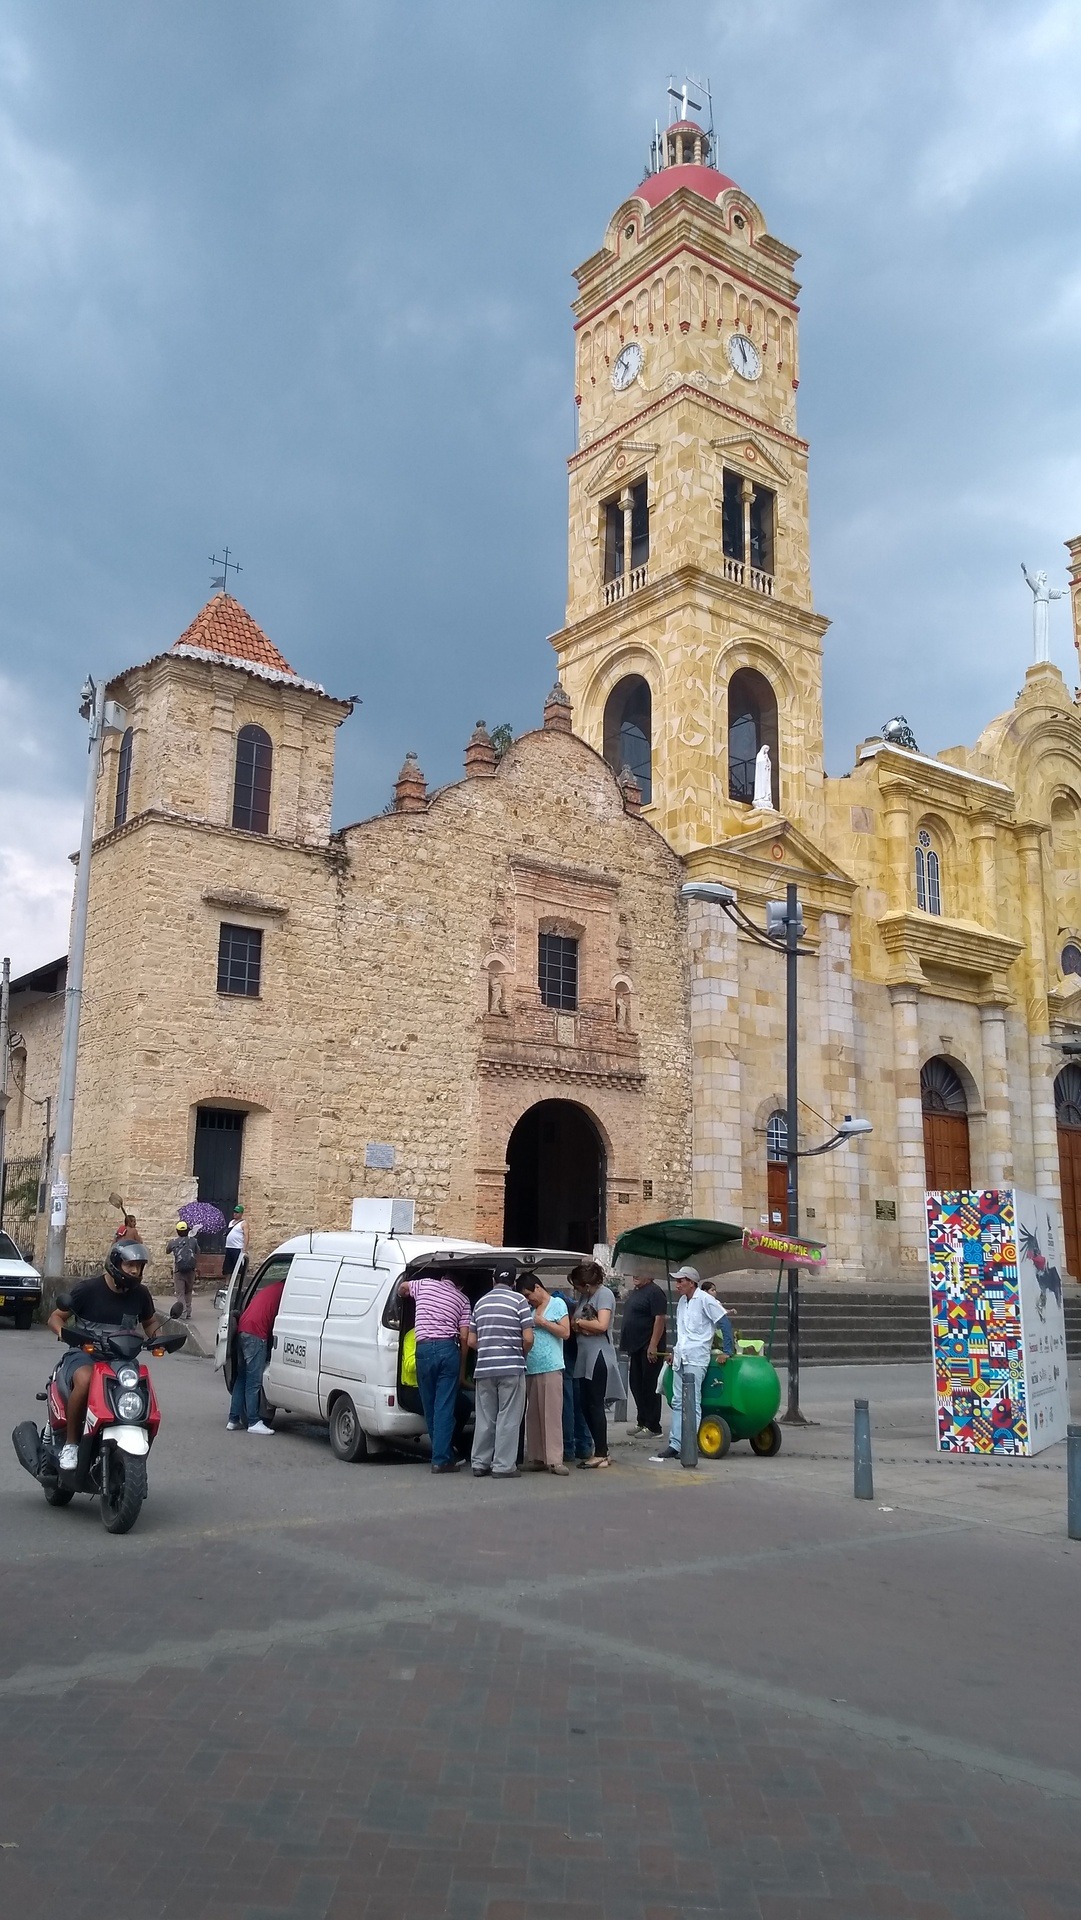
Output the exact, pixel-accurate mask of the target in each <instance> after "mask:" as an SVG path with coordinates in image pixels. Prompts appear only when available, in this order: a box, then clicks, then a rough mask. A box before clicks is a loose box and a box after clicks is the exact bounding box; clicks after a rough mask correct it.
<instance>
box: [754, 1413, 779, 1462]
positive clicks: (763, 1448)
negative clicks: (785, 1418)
mask: <svg viewBox="0 0 1081 1920" xmlns="http://www.w3.org/2000/svg"><path fill="white" fill-rule="evenodd" d="M780 1451H781V1429H780V1427H779V1426H778V1425H777V1422H776V1420H771V1421H770V1423H769V1426H768V1427H763V1428H762V1431H761V1433H752V1435H751V1452H752V1453H757V1454H758V1456H759V1458H760V1459H762V1460H772V1458H773V1455H774V1454H775V1453H780Z"/></svg>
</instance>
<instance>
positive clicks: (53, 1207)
mask: <svg viewBox="0 0 1081 1920" xmlns="http://www.w3.org/2000/svg"><path fill="white" fill-rule="evenodd" d="M79 711H80V712H81V714H82V716H83V719H84V720H86V721H87V722H88V723H89V735H90V737H89V741H88V743H87V754H88V759H87V768H86V786H85V788H84V791H83V830H82V836H81V839H80V841H79V869H78V872H77V874H76V876H75V899H74V902H73V904H72V913H71V948H70V951H69V953H68V969H67V979H66V982H65V989H64V1028H63V1037H62V1039H61V1042H60V1075H59V1084H58V1086H57V1093H56V1135H55V1138H54V1141H53V1152H52V1177H51V1180H50V1182H49V1195H48V1198H49V1230H48V1237H47V1239H46V1241H45V1262H44V1267H45V1273H44V1277H45V1279H46V1281H47V1282H51V1286H50V1288H49V1292H50V1293H51V1294H55V1293H56V1292H57V1291H58V1289H59V1286H60V1282H61V1281H62V1280H63V1278H64V1260H65V1255H66V1252H67V1238H68V1181H69V1177H70V1172H71V1141H72V1134H73V1131H74V1125H75V1070H76V1065H77V1062H78V1056H79V1018H80V1014H81V1012H82V996H83V961H84V958H85V953H86V917H87V908H88V906H89V902H90V857H91V854H92V852H93V849H94V802H95V800H96V798H97V784H98V761H99V758H100V744H101V739H102V736H103V735H104V734H105V733H106V732H112V731H115V732H120V733H123V731H124V728H125V726H126V725H127V715H126V713H125V712H124V709H123V707H120V706H117V705H116V703H115V702H114V701H111V700H110V701H107V700H106V698H105V688H104V687H103V686H98V685H96V683H95V682H94V681H93V680H91V679H90V678H89V677H88V678H87V681H86V685H85V686H84V687H83V693H82V706H81V707H80V709H79Z"/></svg>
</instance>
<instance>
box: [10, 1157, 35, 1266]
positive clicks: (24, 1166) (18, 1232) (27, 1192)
mask: <svg viewBox="0 0 1081 1920" xmlns="http://www.w3.org/2000/svg"><path fill="white" fill-rule="evenodd" d="M40 1189H41V1159H40V1156H39V1155H38V1154H34V1155H33V1156H32V1157H31V1158H30V1159H27V1160H5V1162H4V1171H3V1180H2V1181H0V1227H2V1228H3V1230H4V1232H5V1233H10V1235H11V1237H12V1239H13V1240H14V1241H15V1243H16V1245H17V1246H19V1247H21V1246H23V1245H24V1244H26V1245H29V1244H30V1243H31V1242H32V1241H33V1238H34V1226H35V1222H36V1219H37V1214H38V1210H39V1208H38V1203H39V1201H40V1198H41V1191H40Z"/></svg>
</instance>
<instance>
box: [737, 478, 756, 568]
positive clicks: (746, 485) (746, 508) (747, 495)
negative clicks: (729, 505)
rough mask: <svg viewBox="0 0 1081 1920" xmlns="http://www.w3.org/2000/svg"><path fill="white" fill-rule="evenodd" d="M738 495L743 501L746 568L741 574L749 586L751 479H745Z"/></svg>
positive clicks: (744, 562) (752, 496)
mask: <svg viewBox="0 0 1081 1920" xmlns="http://www.w3.org/2000/svg"><path fill="white" fill-rule="evenodd" d="M739 497H740V499H741V500H742V502H743V564H744V567H745V568H746V569H747V571H746V573H745V574H744V576H743V584H744V586H749V585H750V579H751V575H750V566H751V502H752V500H753V499H754V484H753V482H752V481H750V480H745V481H744V482H743V485H742V486H741V488H740V490H739Z"/></svg>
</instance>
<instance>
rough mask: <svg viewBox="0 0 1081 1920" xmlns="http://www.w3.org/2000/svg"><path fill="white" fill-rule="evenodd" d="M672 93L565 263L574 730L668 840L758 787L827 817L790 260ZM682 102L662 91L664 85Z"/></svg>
mask: <svg viewBox="0 0 1081 1920" xmlns="http://www.w3.org/2000/svg"><path fill="white" fill-rule="evenodd" d="M685 91H686V90H684V92H683V93H681V94H680V95H679V96H677V98H676V104H675V107H674V117H673V118H672V121H671V124H670V125H669V126H667V127H666V128H664V129H663V130H662V129H660V128H658V129H656V130H655V132H654V137H653V141H652V143H651V147H650V155H649V164H648V170H647V172H646V175H645V178H644V179H643V180H642V181H641V182H640V184H639V185H638V187H637V188H636V189H635V191H634V193H633V194H632V195H631V196H630V197H629V198H628V199H627V200H625V201H624V202H623V204H622V205H621V206H620V207H618V208H617V209H616V211H615V213H614V214H613V216H612V218H611V220H610V221H609V224H608V229H607V232H606V233H605V237H604V242H603V244H602V246H601V248H600V249H599V250H598V252H597V253H595V254H593V255H592V256H591V257H590V258H589V259H588V260H586V261H585V262H584V263H583V265H582V266H581V267H579V269H578V271H577V275H576V278H577V282H578V298H577V300H576V301H575V303H574V313H575V334H576V354H575V383H576V384H575V401H576V406H577V410H578V448H577V450H576V452H575V453H574V454H572V456H571V458H570V461H569V471H570V514H569V579H568V594H567V617H566V624H565V626H564V627H563V629H562V630H561V632H559V633H557V634H555V635H554V636H553V642H552V644H553V646H554V647H555V649H556V653H557V654H558V657H559V669H560V677H561V679H562V681H563V684H564V686H565V687H566V689H567V692H568V694H569V695H570V698H571V701H572V704H573V707H574V713H575V726H576V729H577V730H578V731H579V732H581V733H582V734H583V735H584V736H585V738H586V739H587V740H589V742H590V744H591V745H593V746H594V747H596V748H597V749H598V750H599V751H601V752H602V753H603V754H604V756H605V758H606V759H608V760H609V762H610V763H611V764H612V766H613V767H614V768H615V770H616V772H617V773H618V772H621V771H622V770H623V769H624V768H626V769H627V770H628V771H629V772H630V773H632V774H633V776H634V778H635V781H636V783H637V785H638V787H639V790H640V792H641V796H642V802H643V808H644V811H645V813H646V817H647V818H649V819H651V820H652V821H653V822H654V824H655V825H656V826H657V827H658V828H659V830H660V831H661V832H662V833H663V834H664V835H665V837H666V838H667V839H668V840H669V841H670V842H671V844H672V845H673V846H674V847H675V848H676V850H677V851H678V852H680V853H687V852H690V851H692V850H693V849H694V848H697V847H707V846H711V845H714V844H716V843H717V842H719V841H721V840H724V839H726V838H730V837H732V836H735V835H738V834H741V833H744V832H746V831H747V829H748V827H749V826H750V825H752V824H753V818H752V816H756V815H757V814H758V813H760V812H761V811H763V809H762V807H761V804H759V806H758V807H757V808H756V807H755V763H756V761H759V769H758V771H759V781H758V788H759V792H758V799H759V803H761V801H762V798H763V781H762V769H763V763H762V762H761V761H760V760H759V755H760V753H761V749H762V747H763V746H768V747H769V749H770V759H771V763H772V767H771V779H772V791H771V798H772V809H771V810H772V811H774V812H777V813H779V814H783V815H785V816H786V817H787V818H789V819H791V820H793V821H796V822H798V823H799V825H800V826H801V827H802V828H803V830H804V831H805V832H807V833H808V834H809V835H810V836H811V837H812V838H813V839H816V840H818V839H819V838H820V837H821V834H822V831H823V828H824V812H823V794H822V780H823V768H822V702H821V642H822V635H823V633H824V632H825V628H826V625H827V623H826V622H825V621H824V620H822V619H821V618H820V617H819V616H818V615H817V614H816V613H815V612H814V608H813V603H812V598H811V585H810V561H809V541H808V502H807V452H808V450H807V445H806V442H805V441H803V440H801V439H800V437H799V434H798V431H797V424H796V392H797V388H798V386H799V358H798V354H799V338H798V307H797V304H796V300H797V295H798V292H799V287H798V284H797V282H796V280H795V279H794V277H793V268H794V266H795V262H796V259H797V257H798V256H797V255H796V253H795V252H794V251H793V250H792V249H791V248H790V247H787V246H785V245H784V244H783V243H782V242H781V241H779V240H776V239H775V238H774V237H773V236H772V235H771V234H770V233H769V231H768V228H767V226H766V222H765V219H764V217H763V215H762V213H761V211H760V209H759V208H758V207H757V206H756V204H755V203H754V201H753V200H751V199H750V197H749V195H747V194H746V193H745V192H744V191H743V190H742V188H741V187H739V186H738V185H737V184H736V182H735V181H734V180H733V179H731V178H730V177H729V176H728V175H727V174H725V173H722V172H720V171H719V169H718V167H717V165H716V161H715V152H714V148H715V141H714V135H713V131H712V127H711V126H710V125H708V124H702V123H701V122H700V121H698V120H696V119H694V118H692V117H691V114H690V107H691V106H692V105H693V102H689V101H688V100H687V99H685V98H684V93H685ZM673 92H674V90H673Z"/></svg>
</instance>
